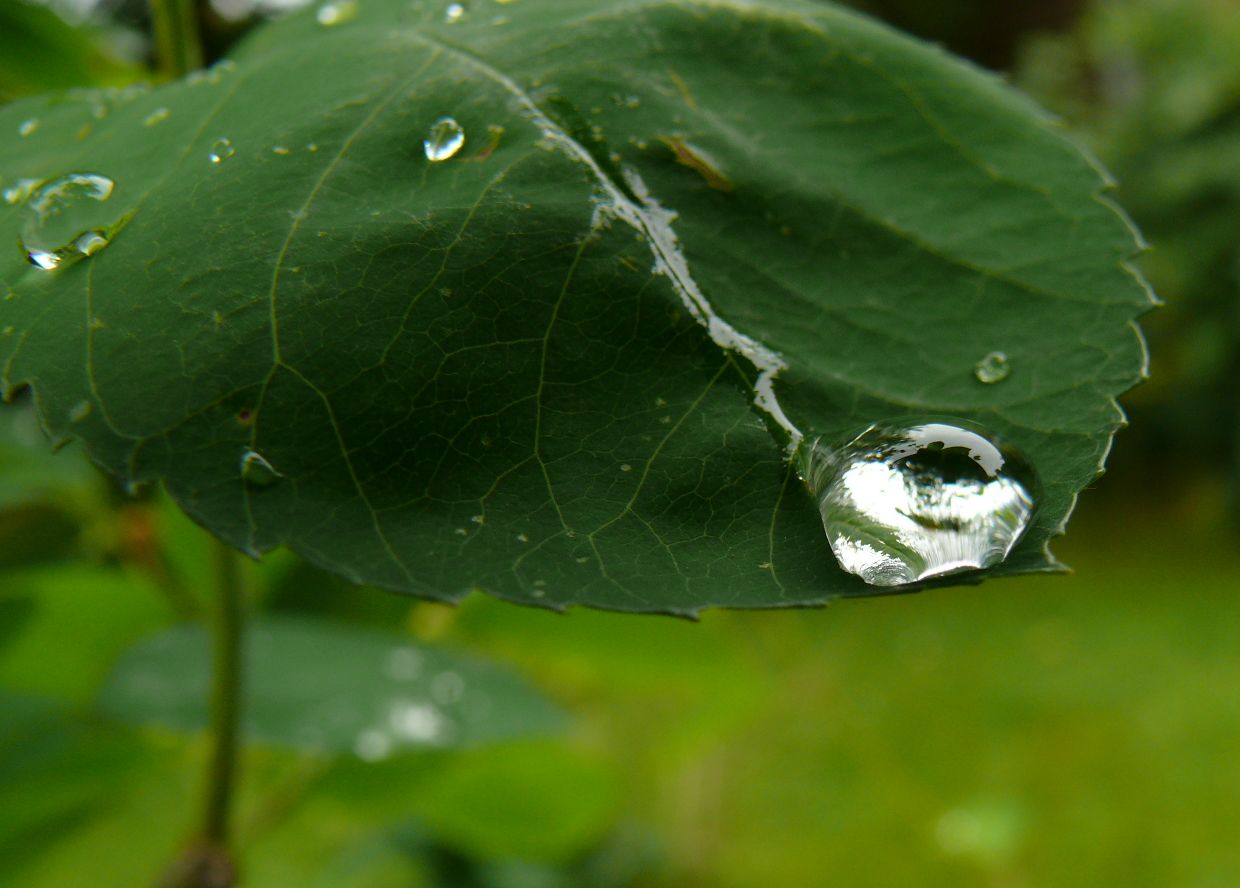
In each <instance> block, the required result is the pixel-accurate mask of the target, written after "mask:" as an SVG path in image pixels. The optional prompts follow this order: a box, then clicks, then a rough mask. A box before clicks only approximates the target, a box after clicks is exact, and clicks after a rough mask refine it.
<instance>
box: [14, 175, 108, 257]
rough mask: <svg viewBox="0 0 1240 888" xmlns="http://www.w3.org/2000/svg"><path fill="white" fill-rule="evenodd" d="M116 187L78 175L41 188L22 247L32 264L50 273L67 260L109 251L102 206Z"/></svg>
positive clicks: (29, 214)
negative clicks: (101, 210) (106, 248)
mask: <svg viewBox="0 0 1240 888" xmlns="http://www.w3.org/2000/svg"><path fill="white" fill-rule="evenodd" d="M26 181H27V180H23V182H22V183H18V187H19V188H20V187H23V186H24V183H25V182H26ZM115 185H116V183H115V182H113V181H112V180H111V179H109V178H108V177H107V176H100V175H97V174H95V173H74V174H73V175H70V176H64V177H63V178H60V179H57V180H55V181H54V182H50V183H48V184H47V185H44V186H42V187H40V188H39V189H38V190H37V191H36V192H35V193H34V194H33V195H32V196H31V197H30V203H29V204H28V205H27V207H26V220H25V223H24V224H23V226H22V235H21V245H22V249H24V250H25V251H26V257H27V258H28V259H29V260H30V262H31V264H33V265H34V266H35V267H37V268H41V269H43V270H44V271H50V270H51V269H53V268H57V267H59V266H60V265H61V264H62V263H63V262H65V261H66V260H74V259H81V258H82V257H84V256H93V255H94V254H95V253H98V252H99V251H100V250H102V249H103V248H104V247H106V246H107V245H108V235H107V231H106V227H105V226H104V225H101V224H100V223H103V222H104V221H105V220H104V219H103V218H102V217H101V216H100V204H102V203H103V202H104V201H106V200H107V199H108V198H109V197H111V196H112V191H113V189H114V188H115ZM7 199H8V195H7V194H6V200H7ZM18 199H20V197H18ZM9 202H10V203H16V202H17V200H11V201H9ZM108 221H112V220H108Z"/></svg>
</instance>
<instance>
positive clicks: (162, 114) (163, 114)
mask: <svg viewBox="0 0 1240 888" xmlns="http://www.w3.org/2000/svg"><path fill="white" fill-rule="evenodd" d="M171 116H172V112H171V111H169V110H168V109H167V108H156V109H155V110H154V111H152V112H151V113H150V114H148V115H146V118H145V119H144V120H143V121H142V125H143V126H157V125H158V124H161V123H163V122H164V121H165V120H167V119H168V118H169V117H171Z"/></svg>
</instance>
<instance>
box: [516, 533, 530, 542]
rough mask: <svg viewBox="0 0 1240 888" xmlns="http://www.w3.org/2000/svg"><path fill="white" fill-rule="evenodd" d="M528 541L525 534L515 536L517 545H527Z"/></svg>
mask: <svg viewBox="0 0 1240 888" xmlns="http://www.w3.org/2000/svg"><path fill="white" fill-rule="evenodd" d="M529 541H530V538H529V537H528V536H526V535H525V534H523V533H519V534H517V542H518V543H528V542H529Z"/></svg>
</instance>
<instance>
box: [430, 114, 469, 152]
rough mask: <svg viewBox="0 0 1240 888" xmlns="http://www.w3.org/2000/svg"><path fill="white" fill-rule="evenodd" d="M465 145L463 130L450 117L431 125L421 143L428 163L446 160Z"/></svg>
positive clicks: (440, 119)
mask: <svg viewBox="0 0 1240 888" xmlns="http://www.w3.org/2000/svg"><path fill="white" fill-rule="evenodd" d="M464 144H465V129H464V128H463V127H462V126H461V125H460V124H459V123H457V122H456V121H455V120H453V119H452V118H451V117H441V118H439V119H438V120H436V121H435V122H434V123H432V124H431V131H430V132H429V133H428V134H427V136H426V138H425V139H424V140H423V141H422V148H423V149H424V150H425V151H426V159H427V160H429V161H432V162H434V161H440V160H447V159H448V158H450V157H452V156H453V155H454V154H456V152H458V151H460V150H461V146H463V145H464Z"/></svg>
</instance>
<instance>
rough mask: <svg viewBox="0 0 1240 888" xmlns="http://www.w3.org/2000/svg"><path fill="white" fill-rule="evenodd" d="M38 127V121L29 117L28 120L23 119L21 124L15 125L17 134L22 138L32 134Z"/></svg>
mask: <svg viewBox="0 0 1240 888" xmlns="http://www.w3.org/2000/svg"><path fill="white" fill-rule="evenodd" d="M38 128H39V121H38V120H36V119H35V118H33V117H31V118H30V119H29V120H23V121H22V122H21V125H20V126H18V127H17V134H18V135H19V136H22V137H23V138H24V137H26V136H32V135H34V134H35V132H36V131H37V130H38Z"/></svg>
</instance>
